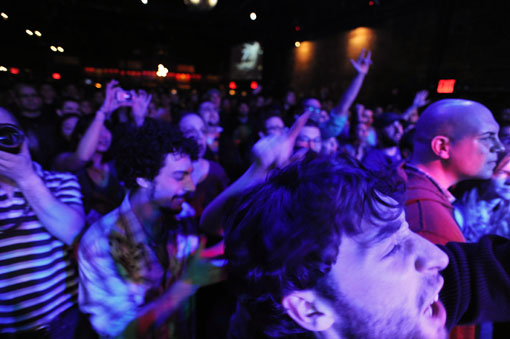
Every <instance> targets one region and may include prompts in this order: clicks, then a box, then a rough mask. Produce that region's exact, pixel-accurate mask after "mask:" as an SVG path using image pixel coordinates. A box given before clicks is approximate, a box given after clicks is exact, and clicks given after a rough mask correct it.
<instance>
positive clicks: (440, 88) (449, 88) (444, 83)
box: [437, 79, 455, 93]
mask: <svg viewBox="0 0 510 339" xmlns="http://www.w3.org/2000/svg"><path fill="white" fill-rule="evenodd" d="M454 87H455V79H441V80H439V83H438V84H437V93H453V89H454Z"/></svg>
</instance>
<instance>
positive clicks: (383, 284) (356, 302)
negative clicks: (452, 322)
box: [329, 197, 448, 339]
mask: <svg viewBox="0 0 510 339" xmlns="http://www.w3.org/2000/svg"><path fill="white" fill-rule="evenodd" d="M385 199H389V200H391V198H388V197H386V198H385ZM379 206H380V208H381V209H382V211H383V212H384V210H388V212H390V213H393V212H392V211H390V210H389V207H385V206H382V205H379ZM392 210H393V211H395V210H394V209H392ZM386 224H393V225H392V228H396V229H397V231H396V232H395V231H393V232H390V233H389V234H386V235H384V236H383V237H382V238H376V237H375V236H376V235H377V232H378V230H380V229H381V226H382V225H383V221H370V220H364V221H363V222H362V229H364V230H366V231H365V232H363V233H362V234H361V235H358V236H353V237H349V236H343V237H342V241H341V244H340V248H339V255H338V257H337V261H336V263H335V264H334V265H333V267H332V269H331V272H330V273H329V274H330V281H331V282H330V285H332V286H333V288H336V289H337V300H336V301H334V302H333V306H334V307H335V311H336V313H337V314H336V318H337V320H336V321H335V324H334V325H333V326H334V330H335V331H337V332H339V334H341V337H349V336H348V335H349V334H350V335H351V336H350V337H355V338H364V339H370V338H373V339H380V338H391V339H395V338H447V332H446V330H445V321H446V311H445V309H444V306H443V305H442V303H441V302H440V301H436V300H437V298H438V295H439V291H440V290H441V288H442V286H443V278H442V277H441V275H440V274H439V272H440V271H441V270H442V269H444V268H445V267H446V266H447V264H448V257H447V255H446V254H445V253H444V252H442V251H441V250H440V249H439V248H437V247H436V246H435V245H433V244H432V243H430V242H429V241H427V240H425V239H424V238H422V237H421V236H419V235H417V234H416V233H414V232H412V231H410V230H409V227H408V224H407V222H406V221H405V216H404V213H403V212H400V215H399V216H398V217H397V218H396V219H395V220H393V221H390V222H389V223H388V222H386ZM374 225H376V227H374Z"/></svg>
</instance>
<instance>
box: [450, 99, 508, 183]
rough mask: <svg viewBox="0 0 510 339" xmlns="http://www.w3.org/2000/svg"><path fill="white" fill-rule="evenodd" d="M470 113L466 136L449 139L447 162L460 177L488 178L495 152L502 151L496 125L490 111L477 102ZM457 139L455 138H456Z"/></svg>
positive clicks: (494, 164) (494, 160) (493, 165)
mask: <svg viewBox="0 0 510 339" xmlns="http://www.w3.org/2000/svg"><path fill="white" fill-rule="evenodd" d="M476 108H477V109H476V110H473V111H472V112H468V113H470V115H469V120H467V121H466V125H465V126H464V129H466V130H468V133H466V134H465V135H460V136H458V137H454V138H453V139H454V140H452V142H451V151H450V165H451V166H452V168H453V170H454V171H455V173H456V175H457V177H458V178H459V179H460V180H464V179H473V178H482V179H488V178H490V177H491V175H492V173H493V170H494V168H495V167H496V165H497V161H498V153H499V152H502V151H504V147H503V145H502V144H501V142H500V141H499V138H498V132H499V125H498V123H497V122H496V120H494V117H493V116H492V113H491V112H490V111H489V110H488V109H487V108H486V107H484V106H482V105H477V106H476ZM456 139H458V140H456Z"/></svg>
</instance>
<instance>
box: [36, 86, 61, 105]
mask: <svg viewBox="0 0 510 339" xmlns="http://www.w3.org/2000/svg"><path fill="white" fill-rule="evenodd" d="M40 92H41V96H42V97H43V99H44V102H45V103H48V104H50V103H52V102H53V100H54V99H55V97H56V96H57V92H55V89H54V88H53V86H51V85H50V84H43V85H41V91H40Z"/></svg>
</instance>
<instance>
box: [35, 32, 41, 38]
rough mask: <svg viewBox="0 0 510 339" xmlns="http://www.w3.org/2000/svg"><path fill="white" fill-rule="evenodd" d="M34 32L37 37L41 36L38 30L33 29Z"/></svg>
mask: <svg viewBox="0 0 510 339" xmlns="http://www.w3.org/2000/svg"><path fill="white" fill-rule="evenodd" d="M34 34H35V35H37V36H38V37H39V38H40V37H41V36H42V33H41V32H39V31H34Z"/></svg>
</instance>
